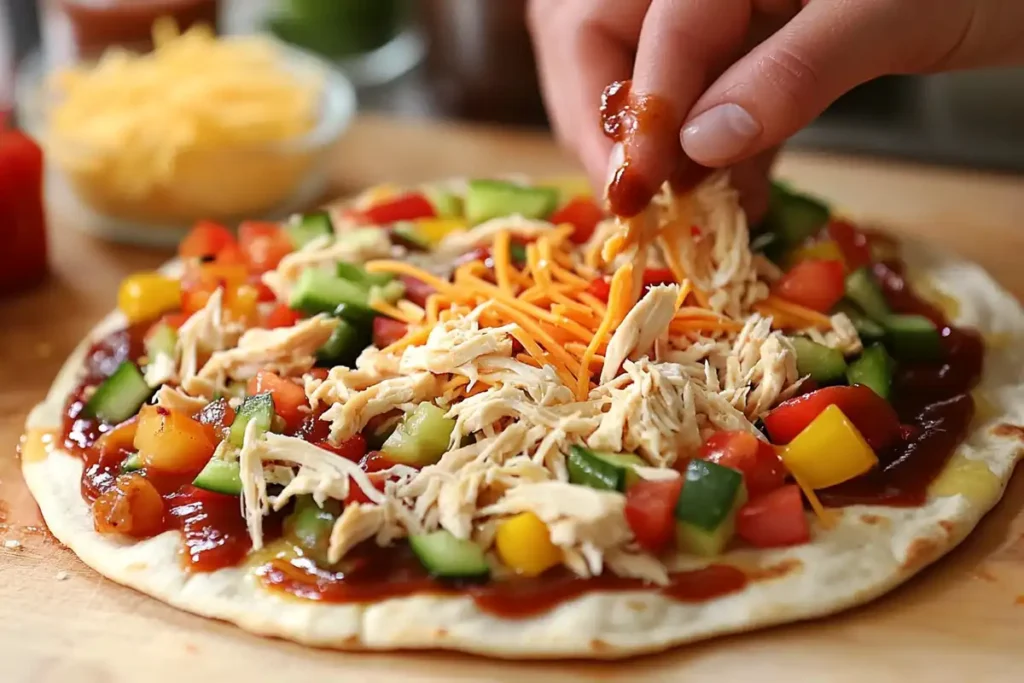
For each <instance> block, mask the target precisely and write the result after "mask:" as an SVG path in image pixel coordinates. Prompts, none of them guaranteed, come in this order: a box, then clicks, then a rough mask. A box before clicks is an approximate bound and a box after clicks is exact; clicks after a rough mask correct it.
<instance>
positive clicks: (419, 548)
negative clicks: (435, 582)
mask: <svg viewBox="0 0 1024 683" xmlns="http://www.w3.org/2000/svg"><path fill="white" fill-rule="evenodd" d="M409 546H410V547H411V548H412V551H413V552H414V553H416V557H417V558H419V561H420V562H422V563H423V566H424V567H426V569H427V571H428V572H430V573H431V574H432V575H433V576H437V577H440V578H445V579H474V578H485V577H487V576H488V575H489V574H490V573H491V570H490V567H488V566H487V558H486V557H485V556H484V551H483V549H482V548H481V547H480V546H478V545H477V544H476V543H473V541H467V540H463V539H461V538H456V537H455V536H453V535H452V534H451V532H450V531H446V530H445V529H441V530H439V531H435V532H433V533H429V534H418V535H415V536H410V537H409Z"/></svg>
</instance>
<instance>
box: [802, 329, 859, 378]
mask: <svg viewBox="0 0 1024 683" xmlns="http://www.w3.org/2000/svg"><path fill="white" fill-rule="evenodd" d="M789 341H790V342H791V343H792V344H793V348H794V349H795V350H796V369H797V372H799V373H800V375H801V376H804V375H810V376H811V379H813V380H814V381H815V382H834V381H836V380H837V379H841V378H842V377H843V375H845V374H846V359H845V358H843V354H842V352H841V351H838V350H836V349H830V348H828V347H827V346H823V345H822V344H818V343H817V342H813V341H811V340H810V339H807V338H805V337H790V338H789Z"/></svg>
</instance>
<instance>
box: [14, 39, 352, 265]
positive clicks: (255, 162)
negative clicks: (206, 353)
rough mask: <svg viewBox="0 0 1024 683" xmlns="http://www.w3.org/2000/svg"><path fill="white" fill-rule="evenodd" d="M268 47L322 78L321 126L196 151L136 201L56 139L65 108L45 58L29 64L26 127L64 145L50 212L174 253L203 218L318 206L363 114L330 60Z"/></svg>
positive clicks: (292, 66) (301, 71)
mask: <svg viewBox="0 0 1024 683" xmlns="http://www.w3.org/2000/svg"><path fill="white" fill-rule="evenodd" d="M225 40H231V38H230V37H228V38H225ZM268 40H271V41H272V42H273V43H274V45H275V47H276V48H277V50H278V54H280V55H281V56H282V58H283V59H284V62H285V68H286V69H288V70H289V71H293V72H294V73H295V74H296V75H297V76H300V77H301V76H310V75H312V76H315V77H317V78H318V79H319V80H320V83H321V84H322V86H321V87H322V91H321V93H320V111H319V116H318V120H317V122H316V124H315V125H314V126H313V128H312V129H310V130H309V131H308V132H307V133H305V134H304V135H303V136H301V137H299V138H295V139H292V140H288V141H285V142H280V143H271V144H258V145H247V146H224V147H208V148H203V149H198V150H192V151H187V152H185V153H184V154H183V155H182V156H181V157H179V158H178V159H177V161H176V164H175V169H174V172H173V174H172V176H171V178H169V179H168V181H164V182H157V183H155V184H153V185H152V186H151V187H150V188H149V189H147V190H146V191H145V192H144V193H142V194H134V193H133V194H131V195H129V194H125V193H123V191H121V190H119V189H118V188H115V187H114V186H112V185H111V184H109V183H107V182H105V178H104V174H103V173H99V172H97V171H96V170H95V165H94V164H90V159H91V158H93V157H92V156H91V155H94V154H95V152H94V150H90V149H88V148H86V147H83V146H82V145H80V144H78V143H74V142H71V141H69V140H63V139H60V138H58V137H57V136H56V135H51V134H50V131H49V130H48V126H47V118H48V113H49V110H50V108H51V107H52V106H53V105H54V104H55V101H54V100H53V98H52V97H51V96H50V95H49V94H48V92H47V90H46V87H45V81H46V78H47V77H48V73H47V71H48V70H47V69H46V67H45V65H44V62H43V59H42V58H41V57H40V56H39V55H38V54H36V55H33V56H31V57H30V58H28V59H26V60H25V62H24V63H23V66H22V68H21V69H20V71H19V75H18V79H17V92H16V101H17V115H18V119H19V121H20V122H21V125H22V126H23V127H25V128H27V129H28V130H29V132H30V133H32V134H33V135H35V136H36V137H37V138H38V139H40V140H41V141H43V144H44V147H46V148H51V149H52V148H54V146H55V145H59V146H60V149H61V151H62V154H61V157H60V160H58V159H57V157H55V156H53V155H50V156H49V157H48V173H47V207H48V208H49V209H50V210H51V211H53V212H56V213H59V214H61V215H67V216H69V217H70V220H71V222H73V223H74V224H75V226H76V227H78V228H81V229H83V230H85V231H87V232H91V233H93V234H96V235H98V236H100V237H103V238H106V239H110V240H113V241H117V242H127V243H132V244H144V245H152V246H158V245H159V246H169V245H173V244H176V243H177V242H178V241H180V239H181V238H182V236H183V235H184V234H185V233H186V232H187V231H188V230H189V229H190V228H191V227H192V225H193V224H194V223H195V222H196V221H197V220H201V219H209V220H215V221H218V222H221V223H224V224H226V225H229V226H233V225H234V224H236V223H237V222H238V221H241V220H245V219H266V220H273V219H279V218H283V217H285V216H287V215H288V214H290V213H294V212H295V211H298V210H301V209H303V208H305V207H308V206H309V205H310V204H311V203H314V202H316V200H318V199H319V198H321V197H322V195H323V193H324V192H325V190H326V187H327V171H328V160H329V157H330V153H331V150H332V149H333V147H334V146H335V143H336V142H337V141H338V139H339V138H340V137H341V134H342V133H343V132H344V131H345V130H346V128H348V126H349V124H350V123H351V121H352V118H353V116H354V115H355V111H356V96H355V89H354V88H353V86H352V84H351V83H350V82H349V80H348V79H347V78H346V77H345V76H344V75H343V74H342V73H340V72H339V71H338V70H336V69H334V68H332V67H331V66H330V65H329V64H328V63H326V62H324V61H323V60H322V59H320V58H318V57H316V56H314V55H312V54H310V53H308V52H305V51H303V50H300V49H298V48H295V47H293V46H289V45H286V44H284V43H281V42H280V41H277V40H274V39H272V38H268ZM69 160H73V161H72V162H69ZM62 162H63V163H62Z"/></svg>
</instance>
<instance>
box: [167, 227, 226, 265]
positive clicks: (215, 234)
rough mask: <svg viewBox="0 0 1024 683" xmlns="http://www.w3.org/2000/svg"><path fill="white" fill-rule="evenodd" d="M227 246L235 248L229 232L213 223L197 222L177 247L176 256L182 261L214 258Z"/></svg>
mask: <svg viewBox="0 0 1024 683" xmlns="http://www.w3.org/2000/svg"><path fill="white" fill-rule="evenodd" d="M229 246H237V242H235V236H234V235H232V234H231V231H230V230H228V229H227V228H225V227H224V226H223V225H220V224H219V223H214V222H213V221H199V222H198V223H196V225H195V227H194V228H192V230H191V231H190V232H189V233H188V235H186V236H185V239H183V240H182V241H181V244H179V245H178V256H180V257H181V258H183V259H197V258H198V259H203V258H210V257H216V256H217V254H219V253H220V252H221V251H222V250H223V249H224V248H225V247H229Z"/></svg>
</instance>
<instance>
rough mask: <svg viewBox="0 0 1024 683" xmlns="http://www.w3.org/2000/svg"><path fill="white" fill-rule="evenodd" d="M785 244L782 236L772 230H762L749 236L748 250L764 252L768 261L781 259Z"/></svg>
mask: <svg viewBox="0 0 1024 683" xmlns="http://www.w3.org/2000/svg"><path fill="white" fill-rule="evenodd" d="M786 246H787V245H786V243H785V242H784V241H783V239H782V236H781V235H779V233H777V232H773V231H772V230H762V231H761V232H759V233H757V234H756V235H753V236H752V237H751V238H750V250H751V251H753V252H754V253H760V254H764V255H765V256H766V257H767V258H768V259H769V260H770V261H775V262H778V261H781V260H782V257H783V256H784V253H785V251H786Z"/></svg>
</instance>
